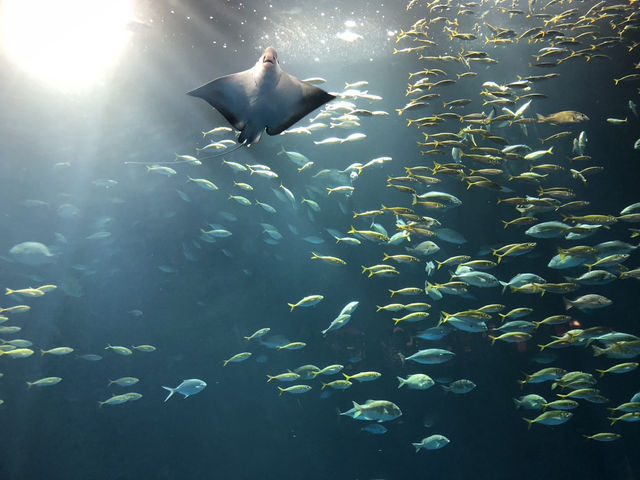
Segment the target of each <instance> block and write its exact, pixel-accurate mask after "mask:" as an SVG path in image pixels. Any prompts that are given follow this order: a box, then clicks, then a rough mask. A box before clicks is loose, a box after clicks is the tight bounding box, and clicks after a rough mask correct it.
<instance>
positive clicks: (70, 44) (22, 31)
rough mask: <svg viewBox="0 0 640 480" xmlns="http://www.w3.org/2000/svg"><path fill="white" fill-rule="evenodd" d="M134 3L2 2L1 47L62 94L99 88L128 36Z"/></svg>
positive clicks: (121, 0)
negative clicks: (63, 92)
mask: <svg viewBox="0 0 640 480" xmlns="http://www.w3.org/2000/svg"><path fill="white" fill-rule="evenodd" d="M129 2H130V0H109V1H104V0H56V1H53V0H4V1H3V2H2V7H0V9H1V10H0V21H1V24H0V29H1V33H2V48H3V49H4V50H5V54H6V55H7V56H8V57H9V58H10V59H11V60H12V61H13V62H14V63H15V64H16V65H19V66H20V67H21V68H23V69H25V70H27V71H29V72H30V73H31V74H32V75H34V76H36V77H38V79H39V80H41V81H42V82H44V83H46V84H48V85H51V86H54V87H56V88H62V89H74V90H75V89H79V88H86V87H90V86H92V85H95V84H96V83H97V82H99V81H100V80H101V79H102V78H103V76H104V74H106V73H107V72H108V70H109V69H110V68H111V67H113V66H114V65H115V63H116V60H117V59H118V57H119V56H120V54H121V53H122V50H123V47H124V46H125V44H126V42H127V39H128V37H129V33H130V32H129V31H127V29H126V26H127V22H129V21H130V20H131V11H130V5H129Z"/></svg>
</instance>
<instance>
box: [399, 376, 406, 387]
mask: <svg viewBox="0 0 640 480" xmlns="http://www.w3.org/2000/svg"><path fill="white" fill-rule="evenodd" d="M396 378H397V379H398V388H402V386H403V385H404V384H405V383H407V381H406V380H405V379H404V378H402V377H396Z"/></svg>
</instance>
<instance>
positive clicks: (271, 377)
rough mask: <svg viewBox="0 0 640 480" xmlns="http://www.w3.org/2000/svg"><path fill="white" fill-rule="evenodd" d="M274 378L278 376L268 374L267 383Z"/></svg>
mask: <svg viewBox="0 0 640 480" xmlns="http://www.w3.org/2000/svg"><path fill="white" fill-rule="evenodd" d="M274 378H276V377H274V376H272V375H267V379H268V380H267V383H269V382H270V381H271V380H273V379H274Z"/></svg>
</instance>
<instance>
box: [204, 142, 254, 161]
mask: <svg viewBox="0 0 640 480" xmlns="http://www.w3.org/2000/svg"><path fill="white" fill-rule="evenodd" d="M244 145H246V143H238V144H237V145H236V146H235V147H233V148H232V149H230V150H225V151H224V152H220V153H216V154H215V155H206V156H201V157H200V158H202V159H203V160H209V159H211V158H216V157H221V156H223V155H228V154H229V153H233V152H235V151H236V150H238V149H239V148H240V147H242V146H244Z"/></svg>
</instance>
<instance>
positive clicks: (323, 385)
mask: <svg viewBox="0 0 640 480" xmlns="http://www.w3.org/2000/svg"><path fill="white" fill-rule="evenodd" d="M321 383H322V388H321V389H320V390H324V389H325V388H327V385H329V384H328V383H324V382H321Z"/></svg>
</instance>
